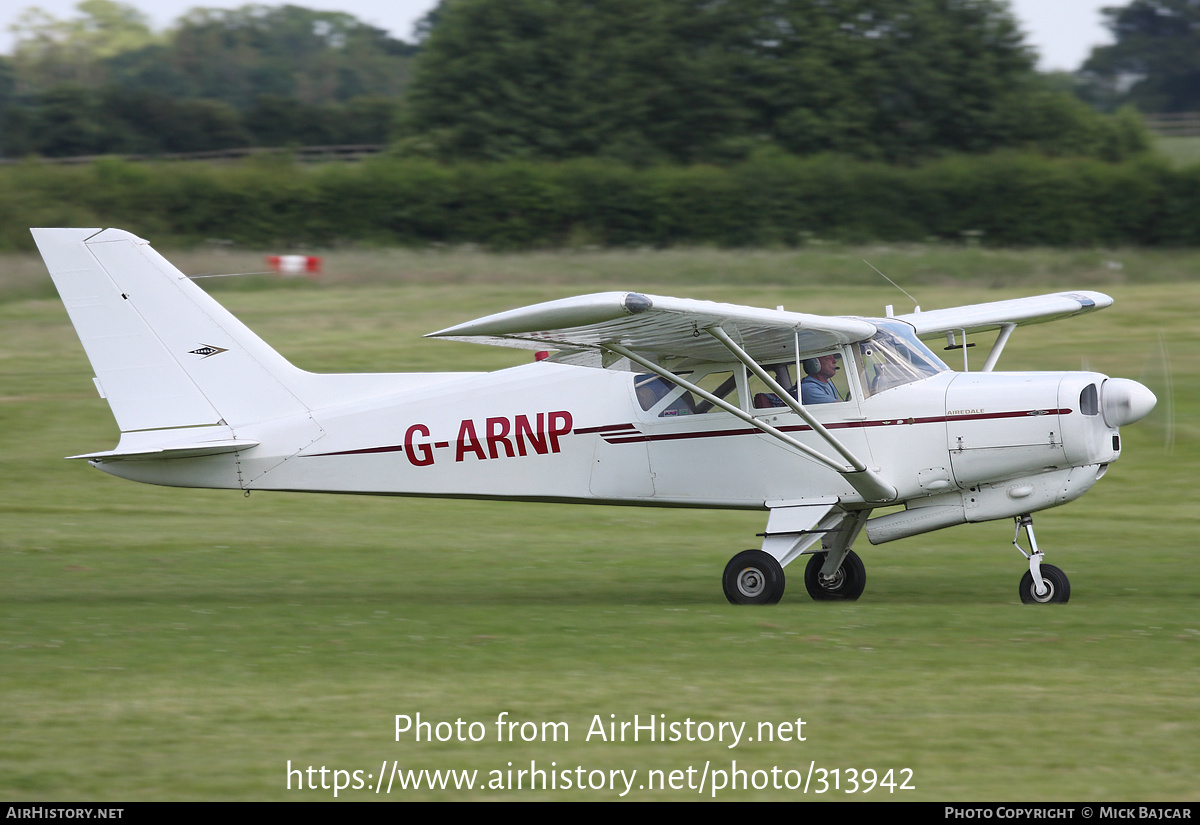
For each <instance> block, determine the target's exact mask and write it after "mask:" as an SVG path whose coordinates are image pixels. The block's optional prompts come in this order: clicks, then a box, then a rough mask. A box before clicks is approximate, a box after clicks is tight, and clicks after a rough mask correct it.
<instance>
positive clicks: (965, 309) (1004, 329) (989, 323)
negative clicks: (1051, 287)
mask: <svg viewBox="0 0 1200 825" xmlns="http://www.w3.org/2000/svg"><path fill="white" fill-rule="evenodd" d="M1112 302H1113V299H1112V298H1110V297H1108V296H1107V295H1105V294H1104V293H1103V292H1087V291H1079V292H1055V293H1052V294H1049V295H1037V296H1034V297H1032V298H1014V299H1012V300H1009V301H992V302H990V303H986V304H970V305H967V306H961V307H951V308H949V309H935V310H932V311H930V312H914V313H911V314H909V315H900V316H897V319H898V320H900V321H904V322H906V323H908V324H911V325H912V327H913V329H915V330H916V332H917V337H918V338H933V337H936V336H938V335H947V337H948V338H950V339H951V340H950V344H954V341H953V336H954V334H955V333H958V332H961V333H962V335H963V341H962V343H961V344H960V345H959V346H962V345H965V344H966V336H967V335H968V334H969V333H976V332H990V331H991V330H999V331H1000V334H999V335H997V336H996V342H995V343H994V344H993V345H992V349H991V351H990V352H989V353H988V355H987V360H985V361H984V363H983V367H982V368H981V372H991V371H992V370H993V369H994V368H995V366H996V362H997V361H998V360H999V359H1000V353H1002V352H1003V351H1004V345H1005V344H1007V343H1008V338H1009V336H1010V335H1012V332H1013V330H1014V329H1016V328H1017V326H1018V325H1019V324H1041V323H1045V322H1047V321H1057V320H1059V319H1061V318H1070V317H1071V316H1073V315H1083V314H1084V313H1087V312H1095V311H1096V310H1098V309H1104V308H1105V307H1110V306H1112ZM963 354H964V358H965V357H966V349H965V347H963ZM965 363H966V362H965V361H964V369H965V368H966V367H965Z"/></svg>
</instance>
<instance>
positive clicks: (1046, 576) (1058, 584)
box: [1021, 564, 1071, 604]
mask: <svg viewBox="0 0 1200 825" xmlns="http://www.w3.org/2000/svg"><path fill="white" fill-rule="evenodd" d="M1041 572H1042V581H1044V582H1045V583H1046V584H1047V585H1049V587H1050V592H1048V593H1046V594H1045V595H1044V596H1039V595H1038V594H1037V593H1035V592H1034V589H1033V574H1032V573H1030V572H1029V571H1028V570H1026V571H1025V575H1024V576H1022V577H1021V602H1022V603H1023V604H1066V603H1067V602H1068V601H1069V600H1070V598H1071V582H1069V581H1067V574H1066V573H1064V572H1063V571H1061V570H1059V569H1058V568H1057V567H1055V566H1054V565H1053V564H1043V565H1042V567H1041Z"/></svg>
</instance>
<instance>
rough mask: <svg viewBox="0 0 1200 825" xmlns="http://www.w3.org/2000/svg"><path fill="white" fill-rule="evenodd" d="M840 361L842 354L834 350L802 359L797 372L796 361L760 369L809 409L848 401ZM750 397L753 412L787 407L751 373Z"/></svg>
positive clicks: (769, 365) (764, 366)
mask: <svg viewBox="0 0 1200 825" xmlns="http://www.w3.org/2000/svg"><path fill="white" fill-rule="evenodd" d="M842 362H843V359H842V353H841V351H836V350H835V351H833V352H823V353H816V354H814V355H812V356H810V357H807V358H803V359H801V361H800V364H799V367H800V368H799V369H797V368H796V366H797V365H796V363H795V362H788V363H783V364H763V365H762V366H763V369H765V370H766V371H767V373H768V374H770V375H771V376H773V377H774V378H775V380H776V381H777V382H778V383H779V385H780V386H781V387H783V388H784V389H785V390H787V392H788V393H789V394H790V395H791V396H792V397H793V398H796V399H798V400H799V401H800V403H801V404H804V405H805V406H808V405H812V404H830V403H836V402H839V401H848V400H849V399H850V390H849V387H848V385H847V383H846V373H845V371H844V370H843V369H842V366H843V363H842ZM749 395H750V400H751V403H752V404H753V408H754V410H756V411H758V410H769V409H772V408H774V407H786V406H787V405H786V404H785V403H784V401H783V399H782V398H780V397H779V396H778V395H777V394H776V393H775V391H774V390H773V389H772V388H771V387H769V386H767V385H766V384H765V383H764V382H762V381H760V380H759V379H758V377H757V376H755V375H753V374H751V375H750V376H749Z"/></svg>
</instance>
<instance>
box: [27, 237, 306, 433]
mask: <svg viewBox="0 0 1200 825" xmlns="http://www.w3.org/2000/svg"><path fill="white" fill-rule="evenodd" d="M31 231H32V232H33V237H34V240H35V241H36V242H37V246H38V250H39V251H40V252H41V254H42V258H43V259H44V260H45V262H46V267H47V269H49V271H50V276H51V277H52V278H53V279H54V284H55V286H56V287H57V289H58V292H59V295H60V296H61V297H62V300H63V304H64V305H65V306H66V308H67V313H68V315H69V316H70V318H71V323H72V324H74V326H75V330H76V332H77V333H78V335H79V338H80V341H81V342H82V344H83V348H84V351H85V352H86V353H87V356H88V360H89V361H91V364H92V368H93V369H94V370H95V372H96V383H97V386H98V388H99V389H100V394H101V395H102V396H104V397H105V398H106V400H107V401H108V403H109V406H110V407H111V409H112V411H113V416H114V417H115V418H116V419H117V425H118V426H119V427H120V428H121V431H122V432H130V431H135V430H149V429H164V428H175V427H196V426H206V425H216V424H228V425H230V426H234V427H236V426H239V425H243V424H249V423H254V422H257V421H263V420H266V419H269V418H276V417H281V416H287V415H295V414H299V413H304V412H307V410H308V408H307V407H306V406H305V404H304V403H303V402H302V401H301V400H300V399H299V398H298V397H297V395H296V394H295V393H294V392H293V391H292V389H291V388H290V386H289V385H292V384H294V383H295V382H296V381H297V380H298V379H299V376H300V375H301V372H300V370H298V369H296V367H294V366H293V365H292V364H291V363H289V362H288V361H287V360H286V359H285V358H283V357H282V356H281V355H279V354H278V353H277V352H275V350H273V349H271V347H270V346H268V345H267V344H266V343H265V342H264V341H263V340H262V339H261V338H259V337H258V336H257V335H255V334H254V333H253V332H251V331H250V330H249V329H248V328H247V327H246V326H245V325H244V324H242V323H241V322H240V321H238V320H237V319H236V318H235V317H234V316H233V315H231V314H230V313H229V312H228V311H227V310H225V309H224V308H223V307H222V306H221V305H220V304H218V303H217V302H216V301H215V300H213V299H212V298H211V297H209V296H208V294H207V293H205V292H204V291H203V290H202V289H200V288H199V287H198V286H196V285H195V284H194V283H192V281H191V280H190V279H188V278H187V276H185V275H184V274H183V273H182V272H180V271H179V270H178V269H176V268H175V267H174V266H172V265H171V264H170V263H169V262H168V261H167V260H166V259H165V258H163V257H162V256H161V255H159V254H158V253H157V252H155V251H154V249H152V248H151V247H150V245H149V244H148V243H147V242H146V241H144V240H142V239H141V238H138V237H137V236H136V235H133V234H131V233H129V232H125V231H123V230H119V229H33V230H31Z"/></svg>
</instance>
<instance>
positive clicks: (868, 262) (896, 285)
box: [863, 258, 921, 317]
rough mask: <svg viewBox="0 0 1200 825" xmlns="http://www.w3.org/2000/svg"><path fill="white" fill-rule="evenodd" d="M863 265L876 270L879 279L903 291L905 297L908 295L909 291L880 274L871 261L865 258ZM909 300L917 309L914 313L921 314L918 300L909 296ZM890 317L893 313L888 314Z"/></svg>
mask: <svg viewBox="0 0 1200 825" xmlns="http://www.w3.org/2000/svg"><path fill="white" fill-rule="evenodd" d="M863 263H864V264H866V265H867V266H869V267H871V269H874V270H875V272H876V273H878V275H879V277H880V278H883V279H884V280H885V281H887V282H888V283H889V284H891V285H892V286H894V287H896V289H898V290H900V291H901V292H903V293H904V294H905V295H908V291H907V290H906V289H905V288H904V287H902V286H900V284H898V283H896V282H895V281H893V280H892V279H891V278H889V277H888V276H886V275H884V274H883V273H882V272H880V271H879V270H878V269H877V268H876V267H875V265H874V264H872V263H871V262H870V261H868V260H867V259H866V258H863ZM908 298H909V300H910V301H912V302H913V306H914V307H915V309H913V312H920V311H921V305H920V304H918V303H917V299H916V298H914V297H913V296H911V295H908ZM888 316H889V317H890V316H891V312H888Z"/></svg>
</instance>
